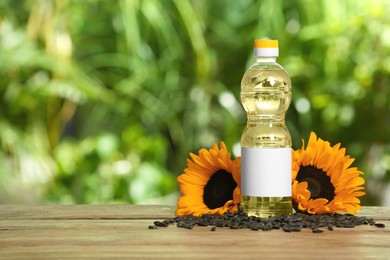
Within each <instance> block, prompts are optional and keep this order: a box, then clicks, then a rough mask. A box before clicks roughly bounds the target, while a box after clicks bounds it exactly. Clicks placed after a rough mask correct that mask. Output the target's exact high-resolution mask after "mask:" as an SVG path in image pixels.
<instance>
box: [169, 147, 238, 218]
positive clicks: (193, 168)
mask: <svg viewBox="0 0 390 260" xmlns="http://www.w3.org/2000/svg"><path fill="white" fill-rule="evenodd" d="M190 157H191V159H190V158H187V168H185V169H184V173H183V174H181V175H180V176H179V177H178V178H177V181H178V183H179V187H180V192H181V193H182V196H181V197H180V198H179V199H178V201H177V209H176V215H178V216H184V215H193V216H201V215H202V214H213V215H223V214H225V213H226V212H234V211H237V205H238V203H239V202H240V189H239V185H240V159H236V160H234V161H232V160H231V159H230V153H229V152H228V150H227V148H226V145H225V144H224V143H223V142H221V148H218V145H217V144H214V145H213V146H212V148H211V149H209V150H207V149H205V148H202V149H201V150H199V155H195V154H193V153H190Z"/></svg>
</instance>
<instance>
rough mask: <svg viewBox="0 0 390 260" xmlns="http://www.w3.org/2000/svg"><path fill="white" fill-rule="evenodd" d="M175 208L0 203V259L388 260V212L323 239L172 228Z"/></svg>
mask: <svg viewBox="0 0 390 260" xmlns="http://www.w3.org/2000/svg"><path fill="white" fill-rule="evenodd" d="M174 210H175V206H141V205H72V206H70V205H69V206H63V205H62V206H60V205H45V206H31V205H0V259H15V258H18V259H48V258H61V259H62V258H72V259H80V258H91V257H97V258H105V259H111V258H126V259H133V258H136V259H139V258H150V259H172V258H179V259H197V258H198V259H204V258H206V259H209V258H216V259H226V258H235V259H243V258H247V259H248V258H250V259H260V258H264V257H265V258H271V257H273V258H282V259H302V258H306V259H334V258H339V259H362V258H363V259H364V258H373V257H374V258H378V259H390V208H384V207H364V209H363V211H362V212H360V213H359V214H358V215H362V216H367V217H372V218H374V219H375V220H376V221H377V222H380V223H384V224H386V227H385V228H378V227H375V226H368V225H364V226H358V227H355V228H335V230H334V231H328V230H325V231H324V232H323V233H318V234H315V233H312V232H311V230H309V229H304V230H302V231H301V232H291V233H287V232H284V231H282V230H271V231H252V230H249V229H239V230H232V229H228V228H219V229H217V230H216V231H215V232H211V231H210V227H198V226H196V227H194V229H192V230H188V229H183V228H178V227H176V226H175V225H171V226H169V227H167V228H159V229H157V230H150V229H148V226H149V225H153V222H154V221H155V220H164V219H166V218H168V217H173V216H174Z"/></svg>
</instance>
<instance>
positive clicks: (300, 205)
mask: <svg viewBox="0 0 390 260" xmlns="http://www.w3.org/2000/svg"><path fill="white" fill-rule="evenodd" d="M304 145H305V144H304V142H303V144H302V148H301V149H299V150H296V151H293V162H292V168H293V169H292V180H293V186H292V191H293V192H292V197H293V204H294V207H295V209H296V210H297V211H303V212H308V213H310V214H326V213H333V212H348V213H351V214H355V213H356V210H361V209H362V207H361V206H360V200H359V199H358V198H357V197H360V196H363V195H364V194H365V192H363V190H364V187H363V186H361V185H363V184H364V179H363V178H362V177H360V175H362V174H363V173H362V172H361V171H358V169H357V168H356V167H350V166H351V164H352V163H353V161H354V160H355V159H354V158H351V157H350V156H349V155H345V152H346V149H345V148H340V143H339V144H336V145H335V146H333V147H332V146H330V143H329V142H325V141H323V140H322V139H320V138H318V139H317V136H316V134H315V133H313V132H311V134H310V138H309V142H308V144H307V147H306V149H305V147H304Z"/></svg>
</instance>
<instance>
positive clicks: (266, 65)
mask: <svg viewBox="0 0 390 260" xmlns="http://www.w3.org/2000/svg"><path fill="white" fill-rule="evenodd" d="M254 53H255V56H256V62H255V63H254V64H253V65H252V66H251V67H250V68H249V69H248V70H247V71H246V73H245V74H244V77H243V78H242V81H241V103H242V104H243V107H244V109H245V111H246V113H247V126H246V128H245V130H244V132H243V134H242V137H241V192H242V198H241V203H240V209H241V210H243V211H245V212H247V213H248V214H249V215H256V216H260V217H268V216H276V215H282V214H289V213H291V211H292V203H291V160H292V158H291V156H292V151H291V145H292V144H291V136H290V133H289V131H288V129H287V127H286V123H285V114H286V112H287V109H288V107H289V105H290V103H291V80H290V77H289V75H288V74H287V72H286V71H285V70H284V69H283V67H282V66H280V65H279V64H278V63H277V62H276V57H278V56H279V47H278V41H277V40H255V49H254Z"/></svg>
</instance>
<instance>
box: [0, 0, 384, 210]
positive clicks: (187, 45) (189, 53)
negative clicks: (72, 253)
mask: <svg viewBox="0 0 390 260" xmlns="http://www.w3.org/2000/svg"><path fill="white" fill-rule="evenodd" d="M388 13H390V4H389V3H388V1H385V0H382V1H379V0H376V1H352V0H350V1H348V0H346V1H336V0H330V1H325V0H319V1H314V0H294V1H274V0H263V1H255V0H245V1H230V0H229V1H222V0H216V1H190V0H172V1H159V0H142V1H137V0H118V1H92V0H85V1H76V0H57V1H56V0H31V1H11V0H8V1H2V2H1V3H0V14H1V15H0V53H1V55H0V75H1V77H0V97H1V99H0V103H1V110H0V144H1V149H0V162H1V165H2V167H0V202H1V203H9V202H14V203H15V202H31V203H34V202H46V203H108V202H110V203H123V202H130V203H174V202H175V198H176V197H177V192H178V191H177V185H176V177H177V175H178V174H180V173H181V172H182V170H183V168H184V167H185V158H186V157H187V156H188V153H189V152H196V151H197V150H198V149H200V148H201V147H210V146H211V144H212V143H213V142H218V143H219V141H221V140H223V141H225V143H226V144H227V145H228V147H229V149H230V150H233V147H234V146H235V145H236V144H237V143H238V142H239V139H240V136H241V132H242V130H243V128H244V124H245V121H246V119H245V113H244V112H243V109H242V107H241V105H240V103H239V91H240V81H241V78H242V76H243V74H244V72H245V70H246V68H247V67H248V66H249V65H250V64H251V63H253V61H254V59H253V57H252V44H253V40H254V39H255V38H263V37H269V38H275V39H279V41H280V46H281V50H280V54H281V55H280V58H279V59H278V61H279V62H280V63H281V64H282V65H283V66H284V67H285V68H286V70H287V71H288V72H289V74H290V76H291V77H292V82H293V103H292V105H291V107H290V109H289V112H288V115H287V124H288V127H289V129H290V132H291V134H292V137H293V143H294V148H299V147H300V145H301V139H302V138H303V139H306V140H307V139H308V137H309V132H310V131H315V132H316V133H317V134H318V136H319V137H321V138H322V139H325V140H329V141H330V142H331V143H332V144H335V143H338V142H341V143H342V145H343V146H344V147H347V153H348V154H350V155H351V156H352V157H355V158H356V161H355V163H354V165H355V166H357V167H359V169H360V170H362V171H364V172H365V173H366V174H365V178H366V182H367V185H366V187H367V189H368V195H367V196H366V197H365V199H364V203H365V204H371V205H378V204H382V203H390V202H389V201H388V200H387V201H386V200H385V195H384V194H385V191H386V189H387V191H388V190H389V187H390V186H389V180H390V144H389V143H390V142H389V141H390V140H389V134H390V121H389V119H390V102H389V100H390V90H389V88H388V85H389V73H390V58H389V57H388V56H389V55H388V54H389V51H390V17H389V16H388V15H386V14H388Z"/></svg>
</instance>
